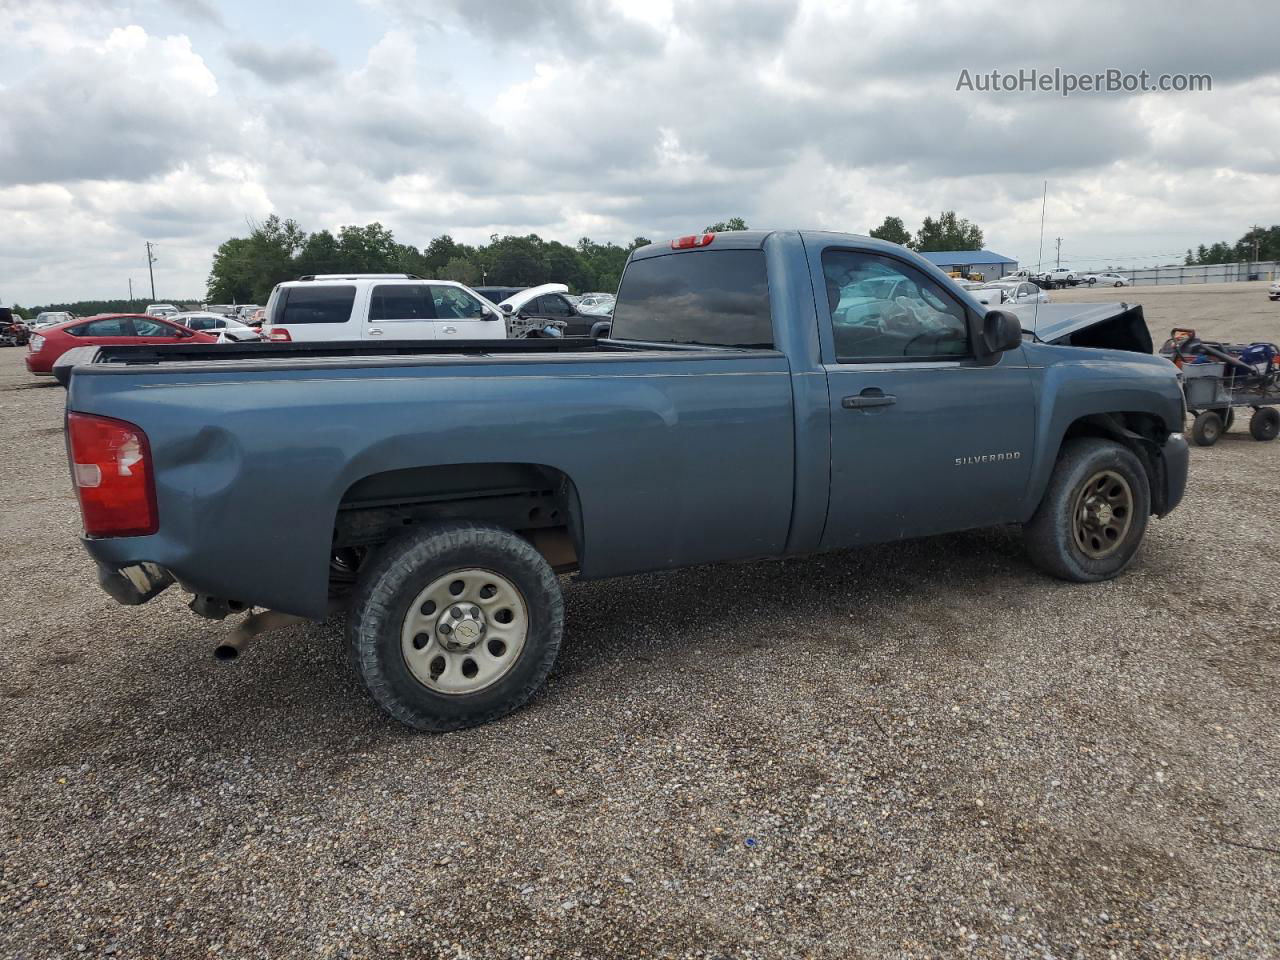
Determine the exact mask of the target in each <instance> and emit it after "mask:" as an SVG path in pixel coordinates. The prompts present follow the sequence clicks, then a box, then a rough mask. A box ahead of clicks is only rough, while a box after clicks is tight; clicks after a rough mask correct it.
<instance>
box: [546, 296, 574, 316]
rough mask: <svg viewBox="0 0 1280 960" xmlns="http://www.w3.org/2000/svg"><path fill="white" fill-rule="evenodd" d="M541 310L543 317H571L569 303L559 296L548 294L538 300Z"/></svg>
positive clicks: (571, 312)
mask: <svg viewBox="0 0 1280 960" xmlns="http://www.w3.org/2000/svg"><path fill="white" fill-rule="evenodd" d="M540 302H541V304H542V310H541V311H540V313H541V314H542V316H544V317H572V316H573V308H572V307H571V306H569V301H568V300H566V299H565V298H564V297H562V296H560V295H559V294H555V293H549V294H547V295H546V296H544V297H542V298H541V300H540Z"/></svg>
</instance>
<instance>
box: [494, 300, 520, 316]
mask: <svg viewBox="0 0 1280 960" xmlns="http://www.w3.org/2000/svg"><path fill="white" fill-rule="evenodd" d="M498 309H499V310H501V311H502V312H503V313H505V314H506V315H507V316H508V317H509V316H511V315H512V314H513V313H515V312H516V310H515V307H513V306H511V304H509V303H503V304H500V305H499V306H498Z"/></svg>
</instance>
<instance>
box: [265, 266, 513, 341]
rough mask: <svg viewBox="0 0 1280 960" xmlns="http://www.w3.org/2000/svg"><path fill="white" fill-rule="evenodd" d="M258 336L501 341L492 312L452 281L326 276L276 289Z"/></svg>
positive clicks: (503, 332) (501, 327) (502, 327)
mask: <svg viewBox="0 0 1280 960" xmlns="http://www.w3.org/2000/svg"><path fill="white" fill-rule="evenodd" d="M266 311H267V312H266V319H265V320H264V321H263V324H262V332H263V334H264V335H265V336H266V337H267V338H268V339H270V340H274V341H276V342H282V341H285V342H287V341H293V342H299V341H301V342H307V341H332V340H374V341H376V340H377V339H378V338H383V339H386V340H500V339H505V338H506V336H507V325H506V324H505V323H504V322H503V315H502V311H501V310H499V309H498V307H497V305H496V304H493V303H490V302H489V301H488V300H485V299H483V298H482V297H479V296H477V295H476V294H475V293H474V292H472V291H471V290H470V289H469V288H468V287H466V286H464V285H463V284H461V283H455V282H453V281H452V280H422V279H420V278H417V277H412V276H410V275H409V274H405V273H399V274H388V273H380V274H370V273H353V274H333V275H328V274H326V275H319V276H316V277H312V278H304V279H302V280H289V281H286V282H284V283H279V284H276V287H275V289H274V290H272V291H271V297H270V299H268V300H267V306H266Z"/></svg>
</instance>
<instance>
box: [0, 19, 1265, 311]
mask: <svg viewBox="0 0 1280 960" xmlns="http://www.w3.org/2000/svg"><path fill="white" fill-rule="evenodd" d="M175 11H176V12H177V13H178V14H179V16H180V17H181V19H177V20H175V19H173V16H172V15H173V14H174V12H175ZM210 11H212V12H214V13H215V14H216V12H217V8H216V7H213V6H211V5H209V4H208V3H206V2H204V0H170V2H168V3H167V4H164V5H162V4H156V3H154V2H147V0H117V2H115V3H114V4H113V3H105V4H104V3H97V2H89V0H32V2H30V3H24V4H23V5H22V7H21V9H20V10H19V11H18V12H14V10H12V9H5V10H0V31H2V32H4V33H5V34H6V36H7V37H8V38H9V41H10V43H11V45H12V47H13V49H14V50H15V51H16V53H17V56H16V59H15V60H14V63H16V64H17V65H18V68H17V69H10V70H9V71H8V72H7V73H6V75H5V77H4V78H3V79H0V219H2V220H3V222H5V223H6V226H7V228H8V232H7V234H6V235H5V236H3V237H0V263H2V265H3V270H2V271H0V280H3V282H4V288H3V289H2V290H0V295H3V296H4V297H5V298H7V299H13V298H17V299H19V300H28V301H30V300H48V299H66V298H76V297H81V296H86V297H87V296H95V295H98V294H100V293H106V292H109V291H117V292H118V290H119V289H120V288H121V286H122V284H123V281H122V279H121V277H122V276H127V274H128V272H129V271H130V270H132V271H133V273H134V277H135V280H136V279H137V278H138V276H139V275H143V274H145V262H144V261H143V258H142V253H141V251H142V242H143V241H144V240H146V239H151V240H155V241H157V242H159V243H160V244H161V249H162V253H161V256H162V264H161V265H159V270H160V272H161V274H163V275H164V277H165V281H164V283H165V286H164V289H166V290H169V291H170V292H171V293H172V294H173V295H175V296H178V295H181V296H189V295H193V294H197V293H198V292H199V291H200V290H201V289H202V287H203V282H204V279H205V276H206V275H207V272H208V266H209V262H210V259H211V256H212V253H213V250H214V248H215V247H216V245H217V243H218V242H220V241H221V240H223V239H225V238H226V237H228V236H231V235H232V234H234V233H237V232H243V230H244V224H245V221H246V219H252V218H261V217H262V216H265V215H266V214H267V213H270V212H277V213H279V214H281V215H282V216H286V217H294V218H296V219H297V220H299V222H300V223H302V225H303V226H304V227H305V228H307V229H320V228H322V227H329V228H334V227H337V226H339V225H341V224H343V223H365V222H368V221H371V220H375V219H377V220H381V221H382V222H383V223H385V224H387V225H388V226H390V227H391V228H392V229H394V230H395V231H396V233H397V236H398V237H399V239H401V240H403V241H405V242H410V243H415V244H418V245H423V244H425V243H426V242H427V241H428V240H429V239H430V238H431V237H432V236H434V235H438V234H440V233H444V232H448V233H451V234H453V235H454V236H455V237H458V238H459V239H464V240H469V241H477V240H482V239H484V238H486V237H487V236H488V235H489V234H490V233H493V232H499V233H503V232H521V233H523V232H529V231H537V232H539V233H542V234H543V235H545V236H551V237H557V238H560V239H564V240H569V241H572V240H574V239H576V238H577V237H578V236H581V235H583V234H588V235H592V236H595V237H596V238H598V239H615V240H624V239H629V238H630V237H632V236H635V235H636V234H645V235H648V236H655V237H656V236H662V235H664V234H675V233H683V232H687V231H688V230H690V229H696V228H698V227H701V226H703V225H704V224H706V223H708V222H711V221H713V220H717V219H722V218H724V217H729V216H736V215H741V216H745V217H746V218H747V220H748V221H749V222H751V223H753V224H757V225H764V226H774V227H789V226H816V227H823V228H829V229H845V230H851V231H858V232H860V231H865V230H867V229H869V228H870V227H872V226H874V225H876V224H877V223H878V222H879V221H880V219H882V218H883V217H884V216H885V215H889V214H892V215H898V216H901V217H903V218H904V219H905V220H906V222H907V224H908V226H915V225H916V224H918V223H919V221H920V219H921V218H922V217H923V216H924V215H925V214H928V213H937V212H938V211H939V210H942V209H946V208H954V209H956V210H957V211H958V212H959V213H960V214H961V215H962V216H966V217H969V218H970V219H972V220H975V221H976V222H978V223H979V224H980V225H982V226H983V227H984V229H985V231H986V235H987V241H988V244H989V245H990V246H992V247H993V248H995V249H998V250H1000V251H1002V252H1005V253H1009V254H1010V255H1013V256H1018V257H1020V258H1021V259H1023V260H1024V261H1025V260H1028V259H1034V257H1035V254H1036V247H1037V245H1038V233H1039V214H1040V196H1041V189H1042V185H1043V181H1044V180H1045V179H1048V180H1049V181H1050V200H1049V206H1048V225H1047V226H1048V231H1049V235H1050V236H1051V237H1053V236H1057V235H1059V234H1060V235H1063V236H1064V237H1065V238H1066V240H1065V241H1064V255H1065V254H1067V253H1068V252H1070V251H1075V255H1084V254H1094V253H1096V254H1099V255H1100V256H1110V255H1118V254H1132V255H1134V256H1138V255H1151V254H1156V253H1164V252H1167V251H1172V252H1176V251H1178V250H1180V249H1184V248H1185V247H1186V246H1188V245H1190V244H1194V243H1199V242H1209V241H1212V240H1216V239H1234V237H1236V236H1238V235H1239V234H1240V233H1242V232H1243V231H1244V229H1246V228H1247V227H1248V226H1250V225H1251V224H1252V223H1253V222H1254V221H1255V220H1257V219H1259V218H1265V217H1266V216H1268V214H1267V211H1269V210H1270V211H1274V210H1275V209H1277V208H1278V206H1280V65H1278V62H1277V61H1276V59H1275V57H1274V54H1273V52H1272V50H1271V49H1270V47H1271V43H1270V39H1269V37H1268V36H1267V35H1266V33H1265V31H1262V30H1258V29H1257V28H1256V27H1257V21H1256V16H1257V10H1256V7H1255V6H1253V5H1251V4H1247V3H1242V2H1235V0H1227V2H1219V3H1216V4H1214V5H1213V6H1212V7H1205V8H1189V9H1187V10H1182V11H1180V12H1179V13H1178V14H1177V16H1171V15H1170V14H1169V13H1168V11H1167V9H1166V8H1165V7H1164V6H1161V5H1159V4H1156V3H1154V2H1152V3H1149V4H1129V5H1124V6H1123V7H1119V6H1117V5H1115V4H1104V3H1100V2H1085V3H1077V4H1076V5H1074V6H1072V7H1070V8H1064V9H1061V10H1057V11H1041V12H1040V13H1038V14H1037V15H1036V16H1022V15H1016V16H1013V15H1008V13H1007V7H1003V6H1001V5H998V4H995V3H993V2H976V3H972V2H971V3H964V4H959V3H944V4H932V3H930V4H927V5H926V4H924V3H901V4H884V3H881V2H873V0H806V2H795V3H791V2H782V0H779V2H769V0H733V2H730V0H696V2H695V0H681V2H669V0H667V2H648V0H563V2H560V0H556V2H553V0H467V2H466V3H463V2H462V0H430V2H422V3H418V2H410V0H362V2H361V3H359V4H356V3H355V2H353V4H352V6H351V7H350V11H349V14H348V15H349V17H350V18H352V20H351V23H352V24H354V23H355V22H356V21H355V18H361V19H360V24H361V26H362V28H364V30H365V31H367V30H368V29H369V28H370V25H369V23H368V21H372V22H373V24H374V25H375V26H374V28H375V29H377V30H378V31H379V36H380V39H378V40H377V41H376V42H374V43H372V45H371V46H369V47H368V49H358V48H354V47H350V46H348V45H344V44H345V41H344V39H343V30H342V28H341V22H340V19H339V20H335V19H334V18H335V17H338V18H340V16H341V15H340V13H339V14H335V13H334V12H333V9H332V8H328V11H329V13H328V18H327V19H325V20H324V22H322V19H321V18H317V19H316V20H315V21H314V22H313V23H308V24H303V25H301V26H300V27H299V29H298V30H297V31H296V33H292V34H291V35H290V36H289V38H288V40H287V42H283V43H282V42H279V41H277V40H274V39H273V40H272V41H270V42H268V41H266V40H264V39H263V38H264V37H266V36H273V37H274V36H277V35H278V34H279V29H278V24H273V23H269V22H268V19H265V18H270V17H271V16H273V14H271V13H270V12H269V11H265V10H264V11H263V12H262V13H261V16H262V17H263V18H264V20H263V22H262V23H250V22H230V14H229V13H227V14H225V15H224V16H221V17H217V16H210V15H209V13H210ZM273 28H274V33H273ZM309 29H312V30H313V32H310V33H309V32H307V31H308V30H309ZM362 35H364V34H363V33H362ZM1019 67H1037V68H1039V69H1042V70H1043V69H1050V70H1051V69H1052V68H1054V67H1061V68H1063V69H1066V70H1076V71H1090V70H1096V69H1104V68H1106V67H1118V68H1121V69H1132V70H1139V69H1144V68H1145V69H1150V70H1153V71H1161V70H1171V71H1186V72H1207V73H1211V74H1213V78H1214V88H1213V91H1212V92H1211V93H1194V94H1181V95H1175V94H1167V95H1148V96H1142V97H1124V96H1098V95H1094V96H1077V97H1074V98H1072V99H1068V100H1064V99H1062V98H1060V97H1057V96H1054V95H1052V94H1007V95H1005V94H986V95H984V94H976V93H965V92H960V93H957V92H956V90H955V82H956V78H957V76H958V73H959V71H960V69H962V68H968V69H970V70H973V71H979V70H987V71H989V70H991V69H993V68H999V69H1002V70H1016V69H1018V68H1019ZM69 265H74V268H69Z"/></svg>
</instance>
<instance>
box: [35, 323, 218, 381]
mask: <svg viewBox="0 0 1280 960" xmlns="http://www.w3.org/2000/svg"><path fill="white" fill-rule="evenodd" d="M217 339H218V338H217V337H215V336H211V335H209V334H207V333H202V332H200V331H198V330H188V329H187V328H186V327H184V326H182V325H181V324H177V323H174V322H173V321H171V320H169V319H167V318H165V317H155V316H151V315H150V314H145V313H103V314H99V315H98V316H95V317H82V318H80V319H77V320H71V321H69V322H67V323H60V324H58V325H57V326H53V327H45V328H44V329H42V330H40V331H39V332H38V333H33V334H32V335H31V342H30V343H29V344H28V345H27V357H26V363H27V370H28V371H30V372H31V373H34V374H36V375H37V376H44V377H47V376H50V375H52V373H53V365H54V363H55V362H56V361H57V359H58V358H59V357H60V356H62V354H64V353H65V352H66V351H68V350H70V349H72V348H73V347H85V346H126V345H144V344H150V345H157V344H177V343H182V342H184V341H185V342H187V343H216V342H217Z"/></svg>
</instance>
